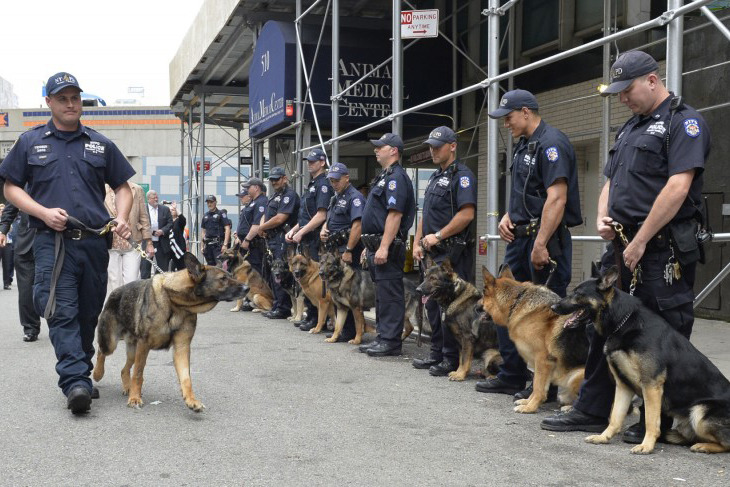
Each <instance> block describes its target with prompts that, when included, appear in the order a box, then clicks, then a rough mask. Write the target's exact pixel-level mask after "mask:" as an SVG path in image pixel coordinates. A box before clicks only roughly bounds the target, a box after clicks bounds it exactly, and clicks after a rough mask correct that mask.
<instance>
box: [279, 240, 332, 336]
mask: <svg viewBox="0 0 730 487" xmlns="http://www.w3.org/2000/svg"><path fill="white" fill-rule="evenodd" d="M289 266H290V267H291V272H292V274H293V275H294V279H296V281H297V282H298V283H299V286H301V288H302V291H303V292H304V294H305V295H306V296H307V298H309V300H310V301H311V302H312V303H313V304H314V305H315V306H317V326H316V327H314V328H312V329H311V330H309V333H319V332H320V331H322V328H323V327H324V325H325V323H326V322H327V317H328V316H329V317H330V318H332V322H333V323H334V322H335V304H334V302H333V301H332V295H331V294H330V292H329V291H325V289H324V283H323V282H322V278H321V277H320V276H319V264H318V263H317V262H315V261H314V260H312V259H310V258H309V255H308V253H306V252H305V254H304V255H302V254H299V255H294V256H293V257H292V258H291V260H290V263H289ZM323 291H325V292H323Z"/></svg>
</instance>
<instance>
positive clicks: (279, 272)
mask: <svg viewBox="0 0 730 487" xmlns="http://www.w3.org/2000/svg"><path fill="white" fill-rule="evenodd" d="M288 255H289V254H287V256H288ZM271 275H272V276H274V280H275V281H276V282H277V284H279V285H280V286H281V287H282V289H284V291H286V293H287V294H288V295H289V298H290V299H291V304H292V308H291V316H290V317H289V318H287V319H288V320H289V321H301V320H302V315H303V313H304V296H303V295H302V293H301V292H299V291H300V289H299V285H298V284H297V281H295V280H294V275H293V274H292V272H291V269H290V267H289V261H288V258H287V260H283V259H274V262H272V264H271Z"/></svg>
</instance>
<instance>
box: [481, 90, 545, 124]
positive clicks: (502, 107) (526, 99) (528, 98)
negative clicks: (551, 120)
mask: <svg viewBox="0 0 730 487" xmlns="http://www.w3.org/2000/svg"><path fill="white" fill-rule="evenodd" d="M523 107H524V108H529V109H530V110H537V109H538V106H537V98H535V95H533V94H532V93H530V92H529V91H527V90H512V91H508V92H507V93H505V94H504V95H502V99H501V100H500V101H499V108H497V109H496V110H494V111H492V112H489V116H490V117H491V118H500V117H504V116H505V115H507V114H508V113H510V112H513V111H515V110H522V108H523Z"/></svg>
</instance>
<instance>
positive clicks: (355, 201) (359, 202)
mask: <svg viewBox="0 0 730 487" xmlns="http://www.w3.org/2000/svg"><path fill="white" fill-rule="evenodd" d="M352 204H353V205H355V206H360V205H362V201H360V200H359V199H357V198H355V199H354V200H352Z"/></svg>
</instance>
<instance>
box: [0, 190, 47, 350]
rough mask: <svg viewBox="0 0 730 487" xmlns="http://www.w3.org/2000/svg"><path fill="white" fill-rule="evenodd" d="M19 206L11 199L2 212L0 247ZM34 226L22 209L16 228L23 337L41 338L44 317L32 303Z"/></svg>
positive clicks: (25, 338) (33, 339)
mask: <svg viewBox="0 0 730 487" xmlns="http://www.w3.org/2000/svg"><path fill="white" fill-rule="evenodd" d="M18 213H19V212H18V209H17V208H16V207H15V206H13V205H12V204H10V203H7V204H6V205H5V209H4V210H3V212H2V216H0V247H4V246H5V245H6V244H7V239H6V235H7V234H8V232H9V231H10V227H11V225H12V224H13V221H15V218H16V217H17V216H18ZM34 238H35V228H31V227H29V226H28V215H26V214H25V213H22V212H20V222H19V223H18V230H17V231H16V232H15V238H14V240H13V243H14V245H15V257H14V259H13V260H14V262H15V275H16V277H17V278H18V312H19V315H20V323H21V324H22V325H23V341H25V342H34V341H36V340H38V334H39V333H40V332H41V318H40V316H38V313H36V311H35V308H34V307H33V280H34V279H35V258H34V256H33V239H34Z"/></svg>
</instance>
